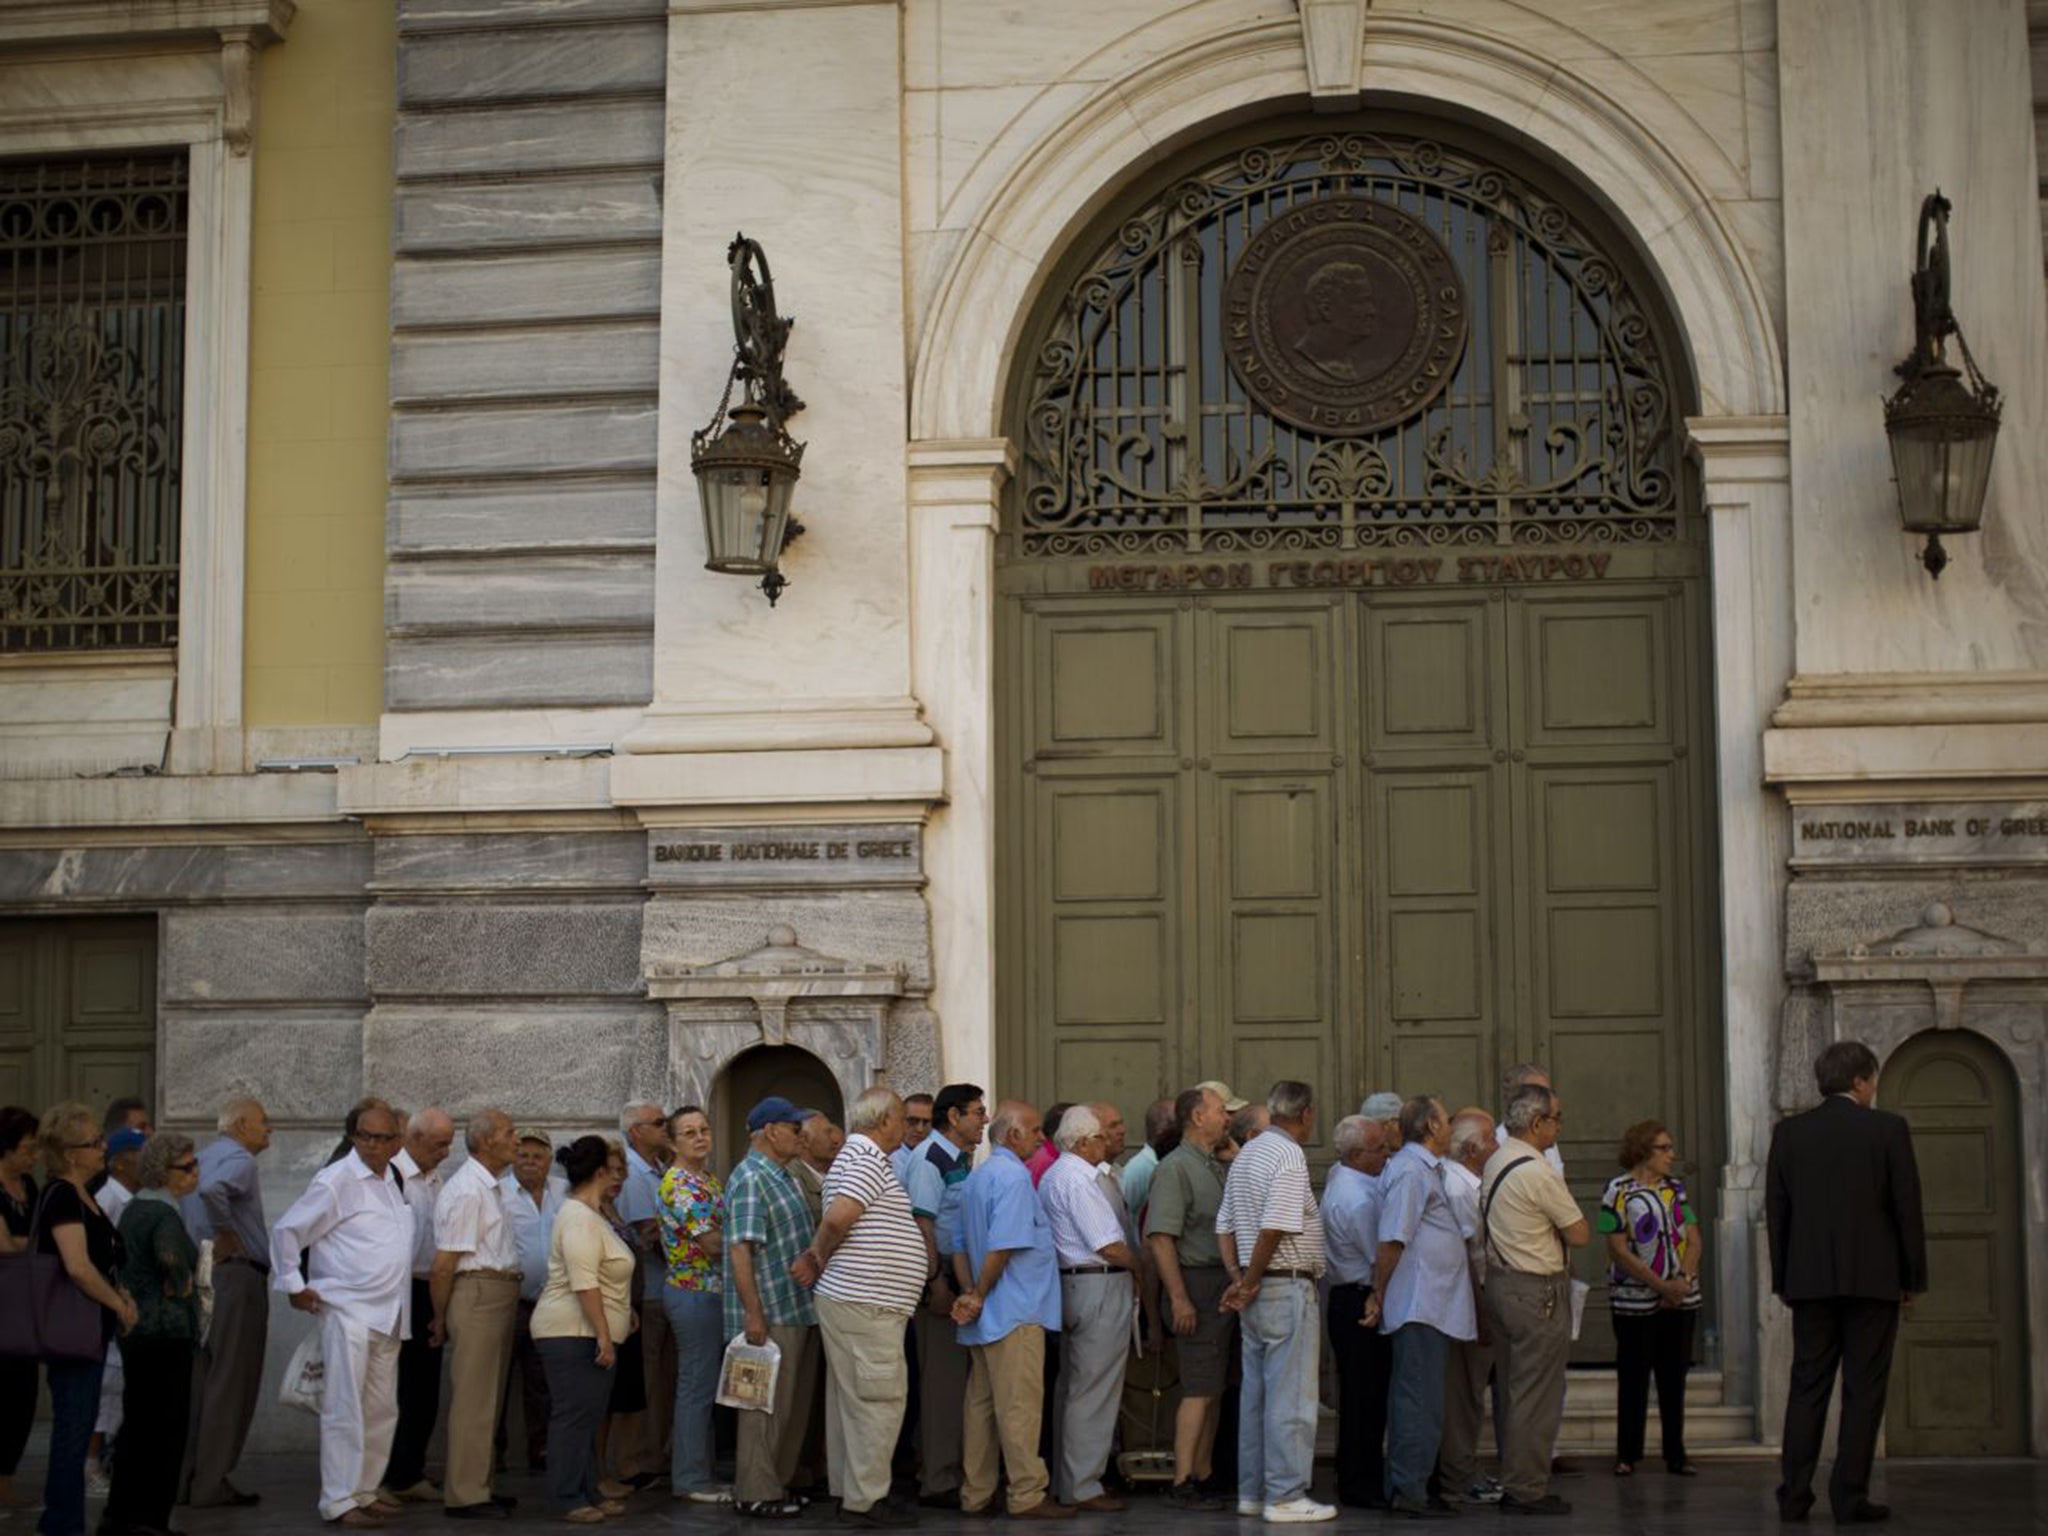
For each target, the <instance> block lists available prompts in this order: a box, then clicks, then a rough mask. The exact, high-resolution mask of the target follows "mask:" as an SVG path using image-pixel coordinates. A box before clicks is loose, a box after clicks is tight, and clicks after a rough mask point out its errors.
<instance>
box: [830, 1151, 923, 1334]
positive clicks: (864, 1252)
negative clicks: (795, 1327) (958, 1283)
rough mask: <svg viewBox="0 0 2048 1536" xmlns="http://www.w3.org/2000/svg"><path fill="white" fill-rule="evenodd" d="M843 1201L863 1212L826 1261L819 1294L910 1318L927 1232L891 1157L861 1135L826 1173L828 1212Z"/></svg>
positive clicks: (919, 1288) (920, 1283)
mask: <svg viewBox="0 0 2048 1536" xmlns="http://www.w3.org/2000/svg"><path fill="white" fill-rule="evenodd" d="M842 1198H844V1199H847V1200H852V1201H855V1202H857V1203H858V1204H859V1205H860V1206H861V1207H862V1209H861V1213H860V1215H859V1217H858V1218H856V1220H855V1221H854V1223H853V1225H852V1226H851V1227H849V1228H847V1230H846V1236H845V1237H843V1238H841V1239H840V1242H839V1246H838V1247H837V1248H835V1249H833V1250H832V1256H831V1257H830V1258H829V1259H827V1260H826V1261H825V1270H824V1273H823V1274H821V1275H820V1276H819V1277H818V1294H819V1295H820V1296H830V1297H831V1298H832V1299H833V1300H834V1301H857V1302H861V1303H863V1304H865V1305H867V1306H871V1307H883V1308H886V1309H887V1310H889V1311H891V1312H901V1313H902V1314H903V1315H904V1316H906V1317H908V1316H909V1315H910V1314H911V1313H912V1312H914V1311H916V1310H917V1302H918V1298H919V1297H920V1296H922V1295H923V1294H924V1282H925V1251H924V1234H923V1233H922V1232H920V1231H918V1230H917V1221H916V1219H915V1218H914V1217H912V1215H911V1214H910V1196H909V1195H907V1194H905V1193H904V1190H903V1185H902V1183H901V1182H900V1181H899V1180H898V1179H897V1177H896V1170H895V1168H894V1166H893V1165H892V1164H891V1163H890V1161H889V1154H888V1153H886V1152H884V1151H883V1150H882V1149H881V1147H880V1146H878V1145H877V1144H876V1143H875V1141H874V1140H873V1139H872V1138H871V1137H868V1136H866V1135H864V1134H862V1133H861V1132H859V1131H856V1132H854V1133H853V1134H852V1135H851V1136H849V1137H847V1138H846V1145H845V1146H843V1147H841V1148H840V1149H839V1155H838V1156H837V1157H836V1158H834V1159H833V1160H832V1171H831V1172H830V1173H828V1174H826V1175H825V1209H826V1210H827V1211H830V1210H831V1209H832V1202H833V1201H835V1200H838V1199H842Z"/></svg>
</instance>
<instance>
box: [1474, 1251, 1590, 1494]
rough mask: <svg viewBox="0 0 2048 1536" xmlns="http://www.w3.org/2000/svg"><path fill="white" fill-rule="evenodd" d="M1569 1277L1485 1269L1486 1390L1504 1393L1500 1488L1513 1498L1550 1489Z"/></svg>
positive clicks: (1566, 1347) (1567, 1336) (1567, 1335)
mask: <svg viewBox="0 0 2048 1536" xmlns="http://www.w3.org/2000/svg"><path fill="white" fill-rule="evenodd" d="M1569 1279H1570V1277H1569V1276H1567V1275H1565V1274H1561V1273H1560V1274H1555V1275H1529V1274H1523V1273H1522V1272H1521V1271H1519V1270H1513V1269H1501V1268H1498V1267H1494V1266H1489V1267H1488V1269H1487V1271H1486V1316H1487V1320H1488V1322H1489V1323H1490V1324H1491V1327H1492V1332H1493V1348H1494V1360H1495V1364H1496V1370H1495V1374H1494V1390H1495V1391H1496V1392H1499V1393H1501V1394H1502V1395H1503V1397H1504V1399H1505V1406H1504V1407H1503V1409H1502V1413H1501V1422H1502V1423H1503V1424H1504V1425H1505V1426H1506V1428H1507V1443H1506V1444H1505V1445H1503V1446H1502V1447H1501V1453H1500V1481H1501V1491H1502V1492H1503V1493H1504V1494H1506V1495H1507V1496H1508V1497H1509V1498H1511V1499H1513V1500H1515V1501H1516V1502H1517V1503H1519V1504H1533V1503H1535V1502H1536V1501H1537V1500H1538V1499H1540V1498H1542V1497H1543V1496H1544V1495H1545V1494H1546V1493H1548V1492H1549V1491H1550V1453H1551V1447H1552V1446H1553V1445H1554V1444H1555V1443H1556V1441H1557V1430H1558V1424H1559V1422H1560V1421H1561V1420H1562V1418H1563V1416H1564V1368H1565V1362H1566V1361H1567V1360H1568V1359H1570V1358H1571V1352H1572V1303H1571V1292H1570V1289H1569V1285H1568V1281H1569Z"/></svg>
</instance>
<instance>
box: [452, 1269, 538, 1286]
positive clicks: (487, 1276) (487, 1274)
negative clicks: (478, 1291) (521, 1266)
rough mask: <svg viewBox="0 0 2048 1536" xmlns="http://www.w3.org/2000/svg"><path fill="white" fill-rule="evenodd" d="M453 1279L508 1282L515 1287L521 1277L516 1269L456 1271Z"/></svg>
mask: <svg viewBox="0 0 2048 1536" xmlns="http://www.w3.org/2000/svg"><path fill="white" fill-rule="evenodd" d="M455 1278H456V1279H458V1280H510V1281H511V1282H512V1283H513V1284H514V1285H517V1284H518V1283H519V1281H520V1279H521V1278H522V1277H521V1275H520V1272H519V1271H518V1270H516V1269H458V1270H457V1271H455Z"/></svg>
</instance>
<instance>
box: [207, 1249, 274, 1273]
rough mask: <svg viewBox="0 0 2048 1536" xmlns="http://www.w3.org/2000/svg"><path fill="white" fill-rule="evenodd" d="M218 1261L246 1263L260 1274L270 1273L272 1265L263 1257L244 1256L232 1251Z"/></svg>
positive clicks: (223, 1262)
mask: <svg viewBox="0 0 2048 1536" xmlns="http://www.w3.org/2000/svg"><path fill="white" fill-rule="evenodd" d="M216 1262H218V1263H221V1264H246V1265H248V1266H249V1267H250V1268H251V1269H253V1270H255V1271H256V1273H257V1274H259V1275H267V1274H269V1273H270V1266H269V1265H268V1264H266V1263H264V1262H263V1261H262V1260H261V1259H250V1258H244V1257H243V1256H242V1255H241V1254H239V1253H231V1254H229V1255H228V1256H227V1257H226V1258H224V1259H220V1260H217V1261H216Z"/></svg>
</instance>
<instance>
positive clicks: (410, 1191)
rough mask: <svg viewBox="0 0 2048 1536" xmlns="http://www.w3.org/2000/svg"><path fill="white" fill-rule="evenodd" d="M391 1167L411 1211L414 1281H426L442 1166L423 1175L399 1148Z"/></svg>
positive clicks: (431, 1264) (431, 1258)
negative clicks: (402, 1187)
mask: <svg viewBox="0 0 2048 1536" xmlns="http://www.w3.org/2000/svg"><path fill="white" fill-rule="evenodd" d="M391 1166H392V1168H393V1169H394V1170H395V1171H396V1172H397V1174H398V1176H399V1177H400V1178H401V1179H403V1180H404V1181H405V1203H406V1204H407V1205H409V1206H411V1207H412V1273H413V1278H414V1279H415V1280H424V1279H426V1278H427V1276H428V1275H430V1274H432V1273H433V1269H434V1202H435V1201H436V1200H437V1199H439V1198H440V1194H441V1185H442V1183H443V1178H442V1173H441V1165H438V1164H437V1165H436V1166H435V1168H434V1171H433V1172H432V1173H421V1172H420V1165H419V1164H418V1163H417V1162H416V1161H414V1159H413V1155H412V1154H411V1153H410V1152H408V1151H406V1150H405V1149H404V1148H403V1147H400V1148H399V1149H398V1151H397V1153H396V1154H395V1155H394V1156H393V1157H392V1159H391ZM547 1258H548V1256H547V1255H546V1254H545V1253H543V1254H542V1255H541V1256H540V1265H541V1268H543V1269H545V1268H546V1267H547Z"/></svg>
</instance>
